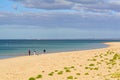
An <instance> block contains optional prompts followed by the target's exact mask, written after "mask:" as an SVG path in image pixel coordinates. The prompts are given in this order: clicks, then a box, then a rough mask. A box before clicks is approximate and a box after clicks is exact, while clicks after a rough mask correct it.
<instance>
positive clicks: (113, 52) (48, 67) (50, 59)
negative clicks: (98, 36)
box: [0, 42, 120, 80]
mask: <svg viewBox="0 0 120 80" xmlns="http://www.w3.org/2000/svg"><path fill="white" fill-rule="evenodd" d="M105 44H107V45H109V47H107V48H102V49H94V50H83V51H72V52H60V53H53V54H41V55H39V56H37V55H36V56H34V55H33V56H22V57H16V58H10V59H1V60H0V79H1V80H120V42H109V43H105ZM30 78H31V79H30Z"/></svg>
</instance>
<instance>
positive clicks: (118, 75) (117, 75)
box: [111, 72, 120, 78]
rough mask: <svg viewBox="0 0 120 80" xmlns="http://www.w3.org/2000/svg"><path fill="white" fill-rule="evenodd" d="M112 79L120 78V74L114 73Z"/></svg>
mask: <svg viewBox="0 0 120 80" xmlns="http://www.w3.org/2000/svg"><path fill="white" fill-rule="evenodd" d="M111 78H120V72H115V73H112V74H111Z"/></svg>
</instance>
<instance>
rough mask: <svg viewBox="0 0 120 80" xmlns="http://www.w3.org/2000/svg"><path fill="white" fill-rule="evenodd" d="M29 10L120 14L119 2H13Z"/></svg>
mask: <svg viewBox="0 0 120 80" xmlns="http://www.w3.org/2000/svg"><path fill="white" fill-rule="evenodd" d="M12 1H14V2H18V3H20V4H22V5H23V6H24V7H27V8H36V9H46V10H60V9H62V10H64V9H68V10H79V11H81V10H88V11H93V12H95V11H102V12H103V11H105V12H106V11H108V12H109V11H111V12H112V11H115V12H120V8H119V7H120V1H119V0H12Z"/></svg>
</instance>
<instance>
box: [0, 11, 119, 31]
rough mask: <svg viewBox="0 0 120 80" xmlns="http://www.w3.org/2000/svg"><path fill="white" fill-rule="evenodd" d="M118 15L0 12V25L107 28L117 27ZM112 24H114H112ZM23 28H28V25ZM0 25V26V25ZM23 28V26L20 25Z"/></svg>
mask: <svg viewBox="0 0 120 80" xmlns="http://www.w3.org/2000/svg"><path fill="white" fill-rule="evenodd" d="M119 21H120V15H119V14H116V15H110V14H105V13H103V14H102V15H101V14H99V13H94V14H93V13H86V14H81V13H80V12H68V13H65V12H39V13H38V12H36V13H35V12H34V13H33V12H26V13H16V14H15V13H14V14H13V13H5V12H4V13H0V25H11V26H12V25H19V26H16V27H20V25H24V26H25V25H26V26H28V27H31V26H34V28H35V27H36V28H78V29H103V28H104V30H105V29H109V28H118V25H120V23H119ZM113 24H114V26H113ZM26 26H25V27H24V28H28V27H26ZM0 27H1V26H0ZM22 28H23V27H22Z"/></svg>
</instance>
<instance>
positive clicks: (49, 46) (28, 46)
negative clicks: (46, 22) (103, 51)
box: [0, 40, 118, 59]
mask: <svg viewBox="0 0 120 80" xmlns="http://www.w3.org/2000/svg"><path fill="white" fill-rule="evenodd" d="M116 41H118V40H0V59H1V58H10V57H16V56H23V55H28V50H31V52H32V53H31V54H33V51H36V53H37V54H42V53H43V50H44V49H45V50H46V53H54V52H67V51H77V50H88V49H97V48H104V47H107V46H108V45H105V44H103V43H104V42H116Z"/></svg>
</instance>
